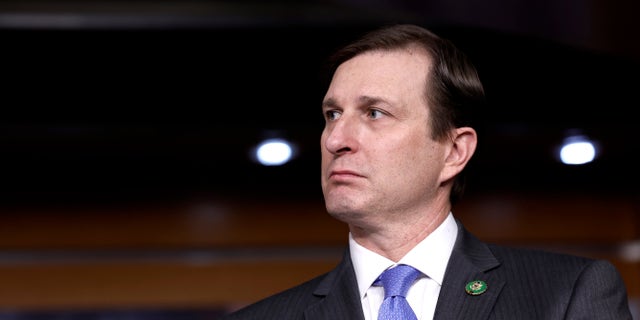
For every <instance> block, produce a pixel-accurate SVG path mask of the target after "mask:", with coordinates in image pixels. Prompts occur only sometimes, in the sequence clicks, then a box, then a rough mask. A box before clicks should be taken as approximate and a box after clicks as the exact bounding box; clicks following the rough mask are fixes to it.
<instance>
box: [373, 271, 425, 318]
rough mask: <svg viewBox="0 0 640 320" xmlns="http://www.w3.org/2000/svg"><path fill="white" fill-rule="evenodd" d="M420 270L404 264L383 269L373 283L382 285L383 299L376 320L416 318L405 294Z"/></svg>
mask: <svg viewBox="0 0 640 320" xmlns="http://www.w3.org/2000/svg"><path fill="white" fill-rule="evenodd" d="M419 275H420V271H418V270H416V269H414V268H413V267H411V266H408V265H406V264H400V265H398V266H396V267H394V268H391V269H387V270H385V271H384V272H383V273H382V274H381V275H380V277H379V278H378V280H376V282H374V283H373V284H374V285H382V286H383V287H384V300H383V301H382V304H381V305H380V311H378V320H417V319H418V318H417V317H416V314H415V313H414V312H413V310H412V309H411V306H409V303H408V302H407V299H406V295H407V291H409V287H411V285H412V284H413V282H414V281H415V280H416V278H418V276H419Z"/></svg>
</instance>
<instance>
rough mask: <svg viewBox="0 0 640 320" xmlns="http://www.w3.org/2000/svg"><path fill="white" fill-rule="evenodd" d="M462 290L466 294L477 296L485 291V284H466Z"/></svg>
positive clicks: (472, 282)
mask: <svg viewBox="0 0 640 320" xmlns="http://www.w3.org/2000/svg"><path fill="white" fill-rule="evenodd" d="M464 289H465V291H466V292H467V293H468V294H470V295H472V296H477V295H480V294H483V293H484V292H485V291H487V283H486V282H484V281H482V280H474V281H471V282H469V283H467V286H466V287H465V288H464Z"/></svg>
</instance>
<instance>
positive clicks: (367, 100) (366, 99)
mask: <svg viewBox="0 0 640 320" xmlns="http://www.w3.org/2000/svg"><path fill="white" fill-rule="evenodd" d="M380 102H385V103H386V102H387V101H386V100H385V99H383V98H380V97H372V96H360V97H358V104H360V105H367V106H368V105H373V104H377V103H380Z"/></svg>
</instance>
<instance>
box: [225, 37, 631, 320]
mask: <svg viewBox="0 0 640 320" xmlns="http://www.w3.org/2000/svg"><path fill="white" fill-rule="evenodd" d="M333 58H334V60H333V62H334V66H335V67H334V69H332V72H333V77H332V79H331V83H330V85H329V88H328V90H327V92H326V95H325V97H324V101H323V103H322V110H323V113H324V116H325V120H326V124H325V128H324V131H323V133H322V137H321V148H322V170H321V174H322V176H321V182H322V190H323V193H324V198H325V204H326V208H327V211H328V212H329V214H331V215H332V216H333V217H335V218H337V219H339V220H341V221H343V222H345V223H347V224H348V226H349V247H348V249H347V250H346V253H345V255H344V258H343V260H342V261H341V262H340V264H339V265H338V266H337V267H336V268H335V269H334V270H332V271H330V272H329V273H327V274H324V275H321V276H319V277H317V278H315V279H312V280H310V281H308V282H306V283H304V284H301V285H299V286H296V287H294V288H291V289H289V290H286V291H284V292H282V293H279V294H276V295H274V296H272V297H269V298H266V299H264V300H262V301H259V302H257V303H255V304H253V305H250V306H248V307H245V308H244V309H241V310H239V311H237V312H235V313H233V314H231V315H229V316H228V319H279V320H283V319H334V320H335V319H362V320H374V319H383V317H386V316H387V314H388V313H389V312H394V311H393V309H394V308H395V309H397V308H402V310H403V312H406V313H405V314H404V315H402V316H397V317H396V319H474V320H478V319H545V320H548V319H616V320H620V319H631V314H630V310H629V307H628V301H627V293H626V288H625V286H624V284H623V282H622V279H621V277H620V275H619V273H618V272H617V270H616V269H615V268H614V267H613V266H612V265H611V264H610V263H608V262H606V261H600V260H590V259H587V258H581V257H575V256H569V255H560V254H552V253H545V252H540V251H533V250H523V249H512V248H505V247H499V246H495V245H489V244H485V243H483V242H481V241H479V240H478V239H476V238H475V237H474V236H472V235H471V234H469V233H468V232H467V231H466V230H465V229H464V227H463V226H462V225H461V224H460V222H459V221H457V220H456V219H455V218H454V217H453V213H452V212H453V211H452V207H453V205H454V204H455V202H456V201H457V199H458V197H459V196H460V192H461V191H462V173H463V169H464V168H465V166H466V165H467V163H468V162H469V160H470V159H471V157H472V155H473V154H474V151H475V149H476V143H477V134H476V131H475V130H474V128H473V127H472V126H471V124H470V120H471V118H470V117H469V114H470V113H471V112H474V111H476V109H477V108H479V107H480V106H482V104H483V101H484V90H483V87H482V85H481V83H480V80H479V78H478V75H477V73H476V70H475V68H474V67H473V65H472V64H471V63H470V62H469V61H468V59H467V58H466V57H465V55H464V54H463V53H461V52H460V51H458V50H457V49H456V48H455V46H453V45H452V44H451V43H450V42H449V41H447V40H444V39H442V38H439V37H438V36H436V35H434V34H433V33H431V32H429V31H427V30H425V29H423V28H420V27H418V26H414V25H395V26H390V27H386V28H382V29H379V30H376V31H374V32H372V33H369V34H367V35H365V36H364V37H363V38H361V39H359V40H358V41H356V42H354V43H352V44H350V45H348V46H346V47H345V48H343V49H342V50H341V51H339V52H337V53H336V55H335V56H334V57H333ZM407 265H408V266H411V267H412V268H408V269H410V270H414V271H415V270H417V271H415V275H414V276H413V277H414V278H415V277H417V279H415V280H413V279H414V278H411V279H410V280H408V282H407V284H406V285H404V286H405V287H407V288H408V289H407V288H404V289H405V290H404V291H406V290H408V292H404V293H399V294H398V296H396V295H395V294H394V297H393V298H391V297H390V298H389V299H386V297H385V291H386V290H387V289H386V288H387V283H391V284H393V283H397V282H399V281H400V280H397V279H396V278H393V277H395V276H390V275H389V274H390V273H387V272H385V273H383V271H385V270H393V269H394V268H396V267H398V266H401V268H405V267H406V266H407ZM396 270H400V267H399V268H398V269H396ZM409 272H413V271H409ZM389 279H391V280H389ZM385 280H386V282H385ZM381 282H385V283H384V286H381V285H380V283H381ZM409 286H410V287H409ZM389 290H391V289H389ZM405 297H406V299H405ZM388 300H389V301H392V302H388ZM407 302H408V303H407ZM390 305H394V306H395V307H394V306H392V307H390ZM399 305H402V306H399ZM407 305H408V307H407ZM406 308H410V311H407V309H406ZM390 310H391V311H390ZM379 314H380V316H381V318H378V315H379ZM414 314H415V315H414ZM384 319H387V318H384Z"/></svg>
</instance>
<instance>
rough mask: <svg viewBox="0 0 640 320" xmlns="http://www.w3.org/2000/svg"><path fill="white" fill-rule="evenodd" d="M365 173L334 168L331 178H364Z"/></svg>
mask: <svg viewBox="0 0 640 320" xmlns="http://www.w3.org/2000/svg"><path fill="white" fill-rule="evenodd" d="M362 177H363V175H361V174H359V173H357V172H355V171H351V170H333V171H331V174H329V178H333V179H346V178H362Z"/></svg>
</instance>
